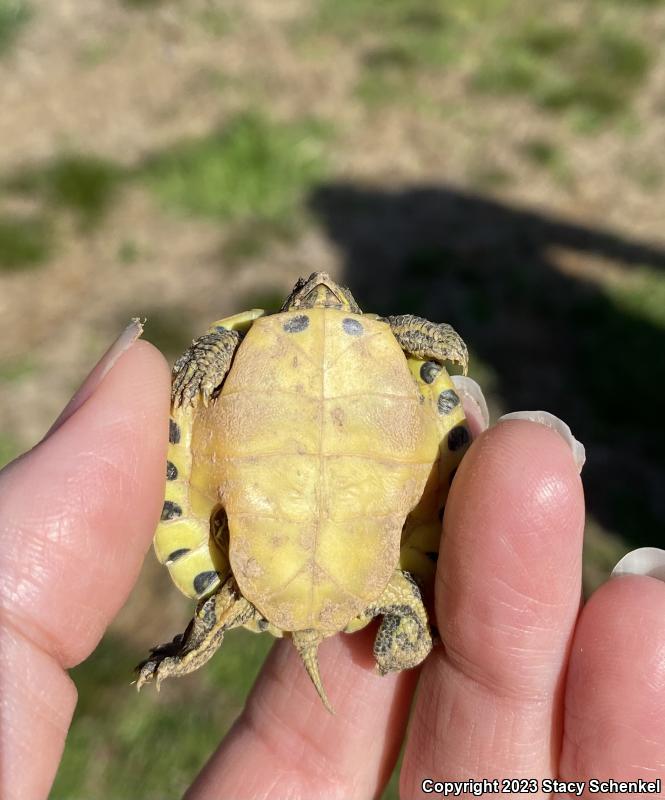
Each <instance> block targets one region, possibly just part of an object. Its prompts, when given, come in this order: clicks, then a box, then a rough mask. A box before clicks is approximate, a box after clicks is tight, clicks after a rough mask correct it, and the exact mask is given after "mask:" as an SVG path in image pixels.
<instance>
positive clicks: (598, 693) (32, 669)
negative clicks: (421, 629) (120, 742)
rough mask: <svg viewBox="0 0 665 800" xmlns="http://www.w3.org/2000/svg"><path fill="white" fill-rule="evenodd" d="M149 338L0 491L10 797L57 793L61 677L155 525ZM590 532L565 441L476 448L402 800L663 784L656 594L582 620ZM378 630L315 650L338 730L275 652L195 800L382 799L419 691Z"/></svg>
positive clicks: (620, 599)
mask: <svg viewBox="0 0 665 800" xmlns="http://www.w3.org/2000/svg"><path fill="white" fill-rule="evenodd" d="M136 334H137V332H136V330H134V331H131V330H130V331H129V333H127V334H126V335H125V338H124V339H122V340H121V341H120V343H119V344H118V345H116V346H115V347H114V348H112V351H111V352H110V353H109V354H108V355H107V357H106V361H104V362H103V363H102V364H100V366H98V367H97V368H96V370H95V371H94V372H93V374H92V375H91V377H90V378H89V379H88V381H87V382H86V384H84V387H83V388H82V391H81V393H79V394H78V395H77V398H75V400H74V401H73V403H72V404H70V406H69V407H68V409H66V412H65V415H64V419H63V418H61V419H59V421H58V423H56V426H54V428H55V429H54V430H52V432H51V433H50V435H49V436H48V437H47V438H46V439H45V440H44V441H43V442H41V443H40V444H39V445H38V446H37V447H36V448H34V449H33V450H32V451H30V453H28V454H26V455H25V456H23V457H22V458H21V459H19V460H18V461H16V462H14V463H13V464H12V465H10V466H9V467H8V468H7V469H6V470H4V471H3V472H2V473H1V474H0V508H1V522H0V537H2V552H3V554H4V557H3V562H2V578H1V582H0V586H1V589H2V591H1V593H0V597H1V599H2V607H3V617H2V629H1V633H0V635H1V637H2V638H1V639H0V676H1V677H2V682H3V683H2V697H3V699H4V702H3V704H2V712H1V724H2V729H1V734H2V764H3V768H2V771H1V772H0V796H1V797H3V798H7V800H14V799H15V798H20V799H21V800H32V798H41V797H45V796H46V795H47V793H48V790H49V787H50V785H51V782H52V780H53V776H54V774H55V771H56V769H57V762H58V760H59V757H60V754H61V752H62V747H63V744H64V739H65V735H66V730H67V727H68V725H69V721H70V719H71V714H72V712H73V708H74V704H75V689H74V687H73V684H72V682H71V680H70V679H69V677H68V676H67V674H66V672H65V670H66V669H67V668H69V667H71V666H73V665H74V664H76V663H79V662H80V661H81V660H82V659H84V658H85V657H86V656H87V655H88V654H89V653H90V652H91V651H92V650H93V649H94V647H95V645H96V644H97V642H98V641H99V639H100V638H101V636H102V634H103V632H104V629H105V628H106V626H107V625H108V623H109V622H110V621H111V619H112V618H113V616H114V614H115V613H116V612H117V610H118V609H119V608H120V607H121V605H122V604H123V603H124V601H125V599H126V597H127V595H128V593H129V590H130V589H131V586H132V584H133V582H134V580H135V579H136V576H137V574H138V571H139V568H140V565H141V561H142V558H143V555H144V553H145V551H146V549H147V548H148V546H149V544H150V541H151V538H152V535H153V532H154V527H155V523H156V521H157V519H158V518H159V513H160V509H161V504H162V499H163V496H162V495H163V481H164V462H165V456H166V441H167V433H166V431H167V428H168V423H167V418H168V401H169V380H170V377H169V370H168V367H167V365H166V363H165V362H164V360H163V358H162V357H161V356H160V355H159V353H158V352H157V351H156V350H154V348H152V347H151V346H150V345H148V344H146V343H143V342H137V343H135V344H132V341H133V338H135V336H136ZM160 420H161V423H160V422H159V421H160ZM583 518H584V512H583V496H582V490H581V484H580V481H579V476H578V474H577V469H576V466H575V463H574V461H573V458H572V457H571V453H570V449H569V448H568V446H567V444H566V443H565V442H564V441H563V439H562V438H561V437H560V436H559V435H558V434H557V433H555V432H553V431H551V430H548V429H547V428H545V427H544V426H541V425H537V424H534V423H531V422H524V421H507V422H502V423H500V424H499V425H497V426H496V427H494V428H493V429H491V430H489V431H486V432H485V433H483V434H482V435H480V436H479V437H478V440H477V441H476V442H475V443H474V445H473V446H472V447H471V449H470V451H469V453H468V455H467V456H466V457H465V459H464V461H463V462H462V465H461V466H460V468H459V470H458V473H457V476H456V479H455V483H454V486H453V489H452V490H451V494H450V497H449V500H448V504H447V509H446V515H445V518H444V530H445V537H444V540H443V543H442V550H441V557H440V559H439V574H438V578H437V618H438V625H439V631H440V633H441V637H442V640H443V646H440V647H437V648H436V649H435V651H434V652H433V653H432V654H431V656H430V657H429V659H428V660H427V662H426V663H425V665H424V667H423V669H422V672H421V674H420V683H419V692H418V696H417V698H416V700H415V706H414V710H413V715H412V719H411V723H410V728H409V733H408V735H407V744H406V752H405V757H404V763H403V767H402V776H401V794H402V796H403V797H405V798H411V797H418V796H422V793H421V782H422V780H423V779H424V778H433V779H440V778H443V779H463V778H471V777H473V778H483V777H487V778H495V777H498V778H502V777H507V778H508V777H528V778H541V779H542V778H546V777H550V778H551V777H555V778H559V779H561V780H584V779H587V778H590V777H597V778H607V777H613V778H629V777H630V778H637V777H643V778H645V779H647V780H653V779H654V778H656V777H659V775H658V768H659V767H660V768H665V755H664V754H665V714H663V711H664V708H663V706H664V699H665V698H664V697H663V687H664V686H665V659H664V658H663V652H665V625H664V624H663V619H664V618H665V587H663V586H662V585H661V583H660V582H659V581H656V580H654V579H653V578H648V577H635V576H633V577H628V578H621V579H618V580H612V581H610V582H609V583H607V584H606V585H605V586H603V587H601V589H600V590H599V591H598V592H597V593H596V594H595V595H594V596H593V598H592V599H591V601H590V602H589V604H588V605H587V606H586V607H585V608H584V610H583V611H582V613H581V615H580V616H579V617H578V613H579V605H580V572H581V538H582V528H583ZM373 632H374V631H373V629H366V630H364V631H361V632H360V633H358V634H354V635H353V636H335V637H332V638H331V639H328V640H326V641H325V642H324V644H323V645H322V646H321V648H320V661H321V671H322V675H323V678H324V680H325V682H326V686H327V687H328V689H329V693H330V698H331V701H332V703H333V705H334V707H335V710H336V712H337V713H336V715H335V716H331V715H330V714H328V712H327V711H326V710H325V709H324V708H323V706H322V705H321V702H320V700H319V698H318V696H317V695H316V693H315V691H314V689H313V688H312V686H311V684H310V682H309V678H308V677H307V675H306V673H305V671H304V670H303V669H302V665H301V664H300V662H299V659H298V656H297V653H296V652H295V649H294V648H293V647H292V646H291V644H290V643H289V642H287V641H282V642H279V643H277V644H276V645H275V648H274V649H273V651H272V653H271V655H270V657H269V658H268V660H267V662H266V664H265V666H264V668H263V670H262V673H261V675H260V677H259V679H258V681H257V684H256V686H255V687H254V690H253V692H252V694H251V696H250V698H249V700H248V702H247V706H246V708H245V710H244V712H243V713H242V715H241V716H240V718H239V719H238V721H237V722H236V724H235V725H234V727H233V729H232V731H231V733H230V734H229V735H228V736H227V737H226V738H225V739H224V741H223V742H222V743H221V745H220V747H219V748H218V750H217V752H216V753H215V754H214V755H213V756H212V757H211V759H210V761H209V763H208V765H207V766H206V767H205V769H204V770H203V772H202V773H201V775H200V776H199V777H198V779H197V780H196V781H195V783H194V785H193V786H192V788H191V789H190V792H189V794H188V797H189V798H190V800H203V799H204V798H205V799H206V800H208V798H210V799H212V798H267V797H270V798H282V797H292V798H293V797H307V798H309V797H326V798H327V797H340V798H367V797H373V796H376V795H378V794H380V792H381V790H382V788H383V786H384V784H385V782H386V781H387V779H388V777H389V775H390V772H391V770H392V768H393V765H394V761H395V759H396V757H397V754H398V752H399V749H400V746H401V743H402V740H403V738H404V736H405V729H406V721H407V714H408V711H409V706H410V704H411V701H412V695H413V691H414V688H415V682H416V680H417V678H418V675H417V673H416V671H411V672H407V673H401V674H398V675H389V676H386V677H380V676H378V675H377V674H376V673H375V671H374V669H373V660H372V654H371V651H372V647H371V638H372V635H373ZM218 657H219V658H222V657H223V652H222V653H221V654H220V655H219V656H218ZM156 746H158V743H157V744H156Z"/></svg>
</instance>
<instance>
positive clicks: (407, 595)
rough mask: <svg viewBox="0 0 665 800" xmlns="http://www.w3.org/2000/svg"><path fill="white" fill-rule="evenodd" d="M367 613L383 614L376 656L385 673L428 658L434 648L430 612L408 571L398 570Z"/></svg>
mask: <svg viewBox="0 0 665 800" xmlns="http://www.w3.org/2000/svg"><path fill="white" fill-rule="evenodd" d="M367 613H368V614H370V615H371V616H382V617H383V620H382V622H381V625H380V626H379V631H378V633H377V634H376V639H375V640H374V658H375V659H376V663H377V665H378V668H379V672H380V673H381V675H386V674H387V673H388V672H398V671H400V670H403V669H411V668H412V667H416V666H417V665H418V664H420V663H421V662H422V661H423V660H424V659H425V658H426V657H427V655H428V653H429V652H430V650H431V649H432V637H431V635H430V631H429V622H428V620H427V611H426V610H425V606H424V605H423V601H422V597H421V594H420V589H419V588H418V586H417V584H416V582H415V581H414V579H413V578H412V577H411V575H410V574H409V573H408V572H405V571H403V570H396V572H395V574H394V575H393V577H392V579H391V581H390V583H389V584H388V586H387V587H386V589H385V591H384V593H383V595H382V596H381V597H380V598H379V600H378V601H377V603H376V604H375V605H373V606H371V607H370V608H369V609H367Z"/></svg>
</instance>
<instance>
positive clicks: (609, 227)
mask: <svg viewBox="0 0 665 800" xmlns="http://www.w3.org/2000/svg"><path fill="white" fill-rule="evenodd" d="M451 6H453V8H451ZM664 35H665V3H662V2H660V0H639V2H638V0H632V2H629V1H628V0H625V1H624V2H622V1H621V0H575V2H568V0H559V1H558V2H557V3H551V2H550V3H546V2H544V0H531V2H527V0H518V1H517V2H510V3H509V2H507V0H463V2H459V3H456V4H450V3H444V2H443V0H427V2H425V0H393V2H391V3H386V2H383V1H382V0H315V1H314V2H305V0H281V2H279V3H275V2H269V0H243V2H240V0H237V1H236V2H234V1H233V0H231V2H224V3H222V2H218V0H190V2H188V3H187V4H184V3H178V2H175V0H173V2H168V1H167V0H164V1H163V2H159V0H125V2H124V3H123V2H102V0H89V1H88V2H85V3H84V2H82V0H69V1H68V2H60V3H49V2H46V0H40V1H39V2H37V0H30V2H29V4H28V3H26V2H22V0H0V103H1V104H2V108H3V114H2V115H1V116H0V140H1V141H2V142H3V147H2V149H1V150H0V317H1V318H2V320H3V336H2V339H1V340H0V389H1V391H0V419H1V420H2V422H1V423H0V459H1V460H2V462H6V461H8V460H10V459H11V458H12V457H13V456H14V455H16V454H17V453H18V452H20V451H21V450H22V449H25V448H27V447H30V446H31V445H32V444H34V443H35V442H36V441H38V439H39V438H40V437H41V436H42V435H43V433H44V432H45V431H46V429H47V428H48V427H49V425H50V423H51V422H52V421H53V419H54V418H55V416H57V413H58V412H59V410H60V409H61V407H62V406H63V405H64V403H65V402H66V400H67V399H68V397H69V396H70V394H71V392H72V391H73V390H74V389H75V387H76V386H77V385H78V383H79V382H80V381H81V380H82V379H83V377H84V376H85V374H86V372H87V370H89V369H90V367H91V366H92V364H93V363H94V361H95V360H96V358H97V357H98V356H99V355H100V353H101V352H102V351H103V350H104V349H105V347H106V346H107V344H108V343H109V342H110V341H111V340H112V339H113V338H114V337H115V336H116V335H117V334H118V333H119V331H120V330H121V329H122V327H124V325H125V324H127V322H128V321H129V319H130V318H131V317H133V316H141V317H146V318H147V324H146V337H147V338H148V339H150V340H151V341H153V342H155V343H156V344H157V345H158V346H159V347H160V348H161V349H162V350H163V351H164V352H165V354H166V355H167V356H168V357H169V358H171V359H172V358H173V357H174V356H176V355H177V354H178V353H179V351H181V350H182V349H183V347H184V346H185V345H186V344H188V342H189V340H190V339H191V338H192V337H193V336H195V335H197V334H199V333H201V332H203V331H204V330H205V328H206V327H207V325H208V323H209V322H210V321H211V320H214V319H218V318H220V317H222V316H225V315H228V314H230V313H233V312H235V311H239V310H242V309H244V308H247V307H252V306H256V305H265V306H267V307H269V308H274V307H275V306H276V304H277V303H278V302H280V301H281V299H282V298H283V296H284V295H285V294H286V293H287V291H288V290H289V288H290V287H291V285H292V284H293V282H294V280H295V279H296V277H298V276H299V275H301V274H302V275H307V274H309V273H310V272H311V271H313V270H327V271H329V272H330V273H331V274H332V275H333V276H334V277H335V278H336V279H337V280H338V281H339V282H341V283H345V284H349V285H350V286H351V288H352V290H353V291H354V294H355V295H356V298H357V299H358V301H359V302H360V303H361V305H362V306H363V307H364V308H365V309H367V310H371V311H377V312H382V313H403V312H413V313H419V314H422V315H424V316H427V317H430V318H432V319H435V320H437V321H448V322H451V323H453V324H454V325H455V326H456V327H457V328H458V329H459V330H460V332H461V333H462V335H463V336H464V338H465V339H466V341H467V343H468V344H469V347H470V350H471V356H472V360H471V367H470V373H471V374H472V375H473V376H474V377H476V378H477V379H479V381H480V382H481V383H482V384H483V385H484V387H485V388H486V391H487V393H488V395H489V397H490V401H491V408H492V411H493V413H495V414H496V413H499V412H501V411H504V410H513V409H520V408H545V409H547V410H550V411H553V412H554V413H556V414H558V415H560V416H561V417H563V418H564V419H565V420H566V421H567V422H569V423H570V425H571V426H572V428H573V431H574V432H575V434H576V435H577V436H578V438H580V439H581V440H582V441H583V442H584V444H585V445H586V447H587V454H588V464H587V467H586V468H585V473H584V477H585V488H586V492H587V497H588V501H589V522H588V526H587V562H586V568H585V581H586V588H587V590H590V589H591V588H592V587H593V586H594V585H596V584H597V583H598V582H599V581H600V580H603V579H604V577H605V576H606V575H607V571H608V569H609V568H610V567H611V565H612V564H613V563H614V561H615V560H616V559H617V558H618V557H619V556H620V555H621V554H622V553H623V552H625V551H626V550H627V549H628V548H629V547H632V546H635V545H637V544H646V543H655V544H657V543H658V540H657V533H656V532H657V531H658V530H659V528H660V529H661V530H662V524H663V521H664V520H665V505H664V503H665V501H664V500H663V497H662V492H661V491H660V490H659V489H660V487H661V486H662V481H663V474H664V473H665V457H664V456H663V452H664V449H665V436H664V435H663V434H664V431H663V425H662V423H661V422H660V421H659V420H658V419H656V420H655V421H653V420H652V419H651V415H652V414H653V413H654V410H655V409H657V408H659V407H660V403H661V397H662V387H663V385H665V374H664V371H665V366H664V364H663V359H662V353H663V345H664V344H665V342H664V339H665V334H664V325H665V311H664V309H665V302H664V301H665V279H664V277H663V267H664V266H665V239H664V238H663V228H662V220H663V208H664V207H665V150H664V149H663V147H662V142H663V141H664V140H665V115H663V109H664V108H665V53H663V50H662V47H661V43H662V41H663V36H664ZM647 411H649V412H650V413H649V414H647V413H646V412H647ZM163 573H164V574H163ZM157 596H159V597H160V606H159V607H160V614H159V615H156V614H154V613H153V614H150V615H149V622H148V623H143V622H142V623H141V624H140V625H138V624H137V622H136V620H145V619H146V611H147V609H148V608H149V607H150V604H151V602H153V600H154V598H155V597H157ZM189 611H190V609H189V607H188V606H187V603H186V601H184V599H183V598H181V597H180V596H178V595H177V593H176V591H175V589H173V588H172V587H171V585H170V584H169V582H168V576H167V575H166V574H165V571H164V570H158V569H157V566H156V564H155V562H154V560H153V559H152V558H149V559H148V561H147V563H146V567H145V570H144V574H143V576H142V578H141V580H140V582H139V585H138V587H137V589H136V591H135V592H134V594H133V596H132V598H131V600H130V602H129V604H128V605H127V607H126V608H125V610H124V611H123V612H122V614H121V616H120V618H119V619H118V621H117V623H116V624H115V626H114V627H113V629H112V630H111V631H110V632H109V635H108V636H107V638H106V639H105V640H104V642H103V643H102V644H101V645H100V648H99V649H98V651H97V652H96V653H95V655H94V656H93V658H92V659H91V660H90V661H89V662H88V663H87V664H86V665H84V666H82V667H80V668H78V669H77V670H75V671H74V678H75V680H76V682H77V684H78V686H79V693H80V697H81V702H80V705H79V709H78V711H77V716H76V718H75V722H74V726H73V729H72V734H71V737H70V741H69V744H68V747H67V751H66V754H65V761H64V764H63V767H62V769H61V772H60V774H59V776H58V780H57V782H56V786H55V788H54V790H53V795H52V796H53V798H58V800H59V799H60V798H63V799H64V798H77V797H84V796H89V795H90V792H91V791H93V789H92V787H95V788H94V793H95V794H96V795H97V796H103V797H105V798H116V797H117V798H121V797H125V796H126V792H127V786H128V785H133V784H134V782H135V780H136V776H137V775H138V774H140V776H141V777H140V779H141V782H142V785H144V786H145V794H144V796H145V797H146V798H150V797H161V796H163V792H164V788H163V787H164V786H169V787H170V789H171V790H173V787H179V786H184V785H185V784H186V782H187V780H188V778H189V777H190V776H191V775H192V774H193V773H195V771H196V769H197V768H198V766H199V765H200V764H201V763H202V762H203V760H204V759H205V757H206V754H207V753H208V752H209V751H210V750H211V748H212V746H213V743H214V741H215V740H216V738H217V737H218V735H219V734H220V732H221V731H222V730H223V729H224V728H225V727H226V726H227V725H228V724H229V723H230V721H231V720H232V719H233V717H234V716H235V714H237V712H238V709H239V708H240V707H241V704H242V700H243V697H244V694H245V693H246V691H247V688H248V686H249V684H250V680H249V677H251V674H253V673H254V672H255V671H256V669H257V668H258V664H259V662H260V659H261V657H262V655H263V653H264V652H265V650H266V647H267V646H268V645H269V642H268V641H266V637H253V636H252V635H251V634H246V635H243V634H242V633H238V634H236V635H235V636H229V641H228V643H227V644H225V647H224V653H220V654H219V655H218V656H217V657H216V659H215V660H214V661H213V663H212V664H211V665H210V666H209V668H207V669H206V670H205V671H202V672H201V673H200V674H198V673H197V675H195V676H193V677H192V678H188V679H183V680H182V681H179V682H175V683H174V685H173V686H169V687H168V690H167V688H166V687H165V691H164V692H162V694H161V695H160V696H159V697H158V696H156V695H155V694H154V693H149V692H144V693H142V694H141V696H140V697H139V698H138V699H137V698H136V696H135V695H134V693H133V692H132V691H131V689H130V688H129V687H128V682H129V675H130V670H131V666H132V665H133V663H135V662H136V661H137V660H139V659H140V658H141V657H142V656H143V654H144V650H145V647H146V645H147V644H148V643H152V642H154V641H159V640H164V639H165V638H167V637H170V636H171V635H172V633H173V632H175V631H176V630H178V629H179V628H180V627H181V626H182V625H183V623H184V621H185V619H186V617H187V616H188V614H189ZM248 664H250V665H251V666H250V667H249V668H248V667H247V665H248ZM123 670H124V671H123ZM123 676H124V677H123ZM213 700H214V702H213ZM187 709H192V712H191V716H188V715H187V714H186V713H185V712H186V710H187ZM202 714H209V715H210V718H209V719H206V720H205V722H206V723H207V724H203V725H202V724H201V715H202ZM100 719H102V720H103V724H100ZM155 736H159V738H160V741H165V742H172V744H171V745H169V746H163V747H160V749H159V752H158V753H155V752H154V748H152V747H151V741H154V737H155ZM119 763H122V764H123V769H122V770H117V769H115V768H114V765H115V766H117V765H118V764H119ZM127 782H129V783H127ZM392 791H393V790H392V789H390V790H389V792H392Z"/></svg>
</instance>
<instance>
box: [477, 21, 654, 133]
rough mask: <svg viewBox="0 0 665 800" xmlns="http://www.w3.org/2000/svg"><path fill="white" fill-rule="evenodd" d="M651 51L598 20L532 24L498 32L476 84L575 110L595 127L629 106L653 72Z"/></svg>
mask: <svg viewBox="0 0 665 800" xmlns="http://www.w3.org/2000/svg"><path fill="white" fill-rule="evenodd" d="M651 60H652V58H651V53H650V51H649V49H648V47H647V46H646V44H645V43H643V42H642V41H640V40H638V39H636V38H633V37H631V36H630V35H629V34H627V33H625V32H624V31H622V30H621V29H619V28H618V27H608V26H607V25H602V24H601V23H600V21H598V24H597V25H594V26H589V27H588V28H587V30H585V31H583V30H582V29H581V28H577V27H575V28H573V27H572V26H567V25H560V24H551V23H547V22H542V21H541V22H538V23H533V22H531V23H528V24H526V25H525V26H523V27H522V29H521V30H520V31H518V32H517V33H516V34H512V35H510V36H506V37H498V38H497V39H496V40H495V41H494V42H493V46H492V47H491V48H490V49H489V52H488V54H487V56H486V57H485V58H484V59H483V61H482V63H481V64H480V65H479V66H478V68H477V69H476V71H475V74H474V76H473V79H472V86H473V88H475V89H476V90H478V91H481V92H486V93H490V94H511V93H512V94H525V95H527V96H528V97H529V98H530V99H531V100H532V102H534V103H535V104H536V105H538V106H540V107H541V108H544V109H547V110H549V111H551V112H553V113H554V112H573V113H575V114H577V115H578V116H579V115H581V116H582V118H583V125H584V127H585V128H587V129H593V128H594V127H595V126H596V125H597V124H600V123H602V122H604V121H606V120H608V119H609V118H612V117H614V116H616V115H617V114H619V113H621V112H624V111H626V110H628V108H629V106H630V102H631V100H632V98H633V96H634V94H635V93H636V91H637V90H638V89H639V88H640V86H641V85H642V82H643V81H644V79H645V78H646V76H647V73H648V69H649V66H650V64H651Z"/></svg>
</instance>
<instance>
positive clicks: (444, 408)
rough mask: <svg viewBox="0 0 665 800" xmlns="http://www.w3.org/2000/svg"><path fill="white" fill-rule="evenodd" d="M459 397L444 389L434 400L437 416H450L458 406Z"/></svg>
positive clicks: (453, 392)
mask: <svg viewBox="0 0 665 800" xmlns="http://www.w3.org/2000/svg"><path fill="white" fill-rule="evenodd" d="M459 402H460V401H459V395H458V394H457V392H455V391H453V390H452V389H444V390H443V391H442V392H441V393H440V394H439V396H438V398H437V400H436V408H437V411H438V412H439V414H450V412H451V411H452V410H453V409H454V408H457V406H458V405H459Z"/></svg>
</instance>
